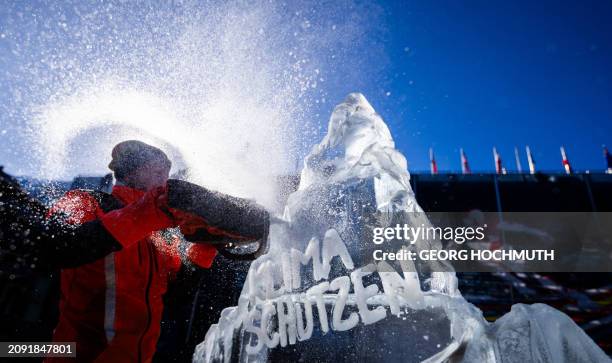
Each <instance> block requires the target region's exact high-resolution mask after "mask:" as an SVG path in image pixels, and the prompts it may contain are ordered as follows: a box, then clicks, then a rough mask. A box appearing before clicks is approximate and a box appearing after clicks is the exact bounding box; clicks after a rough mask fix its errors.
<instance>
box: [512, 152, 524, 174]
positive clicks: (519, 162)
mask: <svg viewBox="0 0 612 363" xmlns="http://www.w3.org/2000/svg"><path fill="white" fill-rule="evenodd" d="M514 158H515V159H516V170H517V171H518V173H519V174H522V173H523V168H522V166H521V158H520V157H519V151H518V148H517V147H516V146H515V147H514Z"/></svg>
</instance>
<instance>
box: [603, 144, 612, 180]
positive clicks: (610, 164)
mask: <svg viewBox="0 0 612 363" xmlns="http://www.w3.org/2000/svg"><path fill="white" fill-rule="evenodd" d="M602 147H603V152H604V158H605V159H606V174H612V154H610V151H608V148H607V147H606V145H602Z"/></svg>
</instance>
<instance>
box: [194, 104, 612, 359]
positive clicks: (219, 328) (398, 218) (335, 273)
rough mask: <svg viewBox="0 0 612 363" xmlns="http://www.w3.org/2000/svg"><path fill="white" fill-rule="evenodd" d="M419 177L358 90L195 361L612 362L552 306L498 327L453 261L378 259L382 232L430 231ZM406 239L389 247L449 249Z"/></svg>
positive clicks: (336, 115)
mask: <svg viewBox="0 0 612 363" xmlns="http://www.w3.org/2000/svg"><path fill="white" fill-rule="evenodd" d="M409 179H410V176H409V174H408V171H407V165H406V160H405V158H404V157H403V156H402V155H401V154H400V153H399V152H398V151H397V150H396V149H395V146H394V142H393V139H392V137H391V133H390V132H389V129H388V128H387V126H386V125H385V123H384V122H383V120H382V119H381V118H380V116H379V115H377V114H376V112H375V111H374V109H373V108H372V106H371V105H370V104H369V103H368V102H367V100H366V99H365V97H364V96H363V95H361V94H358V93H353V94H350V95H349V96H348V97H347V98H346V99H345V100H344V102H343V103H341V104H340V105H338V106H337V107H336V108H335V109H334V112H333V114H332V116H331V118H330V122H329V127H328V133H327V135H326V136H325V137H324V139H323V140H322V141H321V143H319V144H318V145H316V146H315V147H314V148H313V150H312V151H311V153H310V154H309V155H308V156H307V157H306V159H305V162H304V169H303V170H302V174H301V182H300V186H299V189H298V190H297V191H296V192H295V193H293V194H292V195H291V196H290V197H289V200H288V202H287V205H286V208H285V212H284V215H283V218H282V219H280V218H279V220H278V221H277V223H273V225H272V226H271V230H270V237H269V238H270V240H269V242H270V250H269V252H268V253H267V254H266V255H264V256H262V257H260V258H259V259H257V260H256V261H254V262H253V263H252V265H251V267H250V270H249V273H248V276H247V281H246V282H245V285H244V287H243V290H242V294H241V296H240V299H239V302H238V306H236V307H230V308H227V309H225V310H223V312H222V314H221V317H220V319H219V322H218V324H216V325H213V326H212V327H211V328H210V330H209V331H208V333H207V335H206V339H205V341H204V342H202V343H201V344H200V345H198V347H197V348H196V352H195V353H194V361H196V362H222V361H225V362H230V361H231V362H260V361H261V362H263V361H283V362H284V361H316V362H324V361H335V362H343V361H385V362H387V361H401V362H418V361H427V362H439V361H457V362H458V361H466V362H498V361H501V362H510V361H518V360H520V361H521V362H527V361H533V360H537V361H555V362H559V361H564V360H565V361H597V360H601V361H605V360H607V357H606V356H605V354H604V353H603V352H602V351H601V350H600V349H599V348H598V347H597V346H596V345H595V344H594V343H593V342H592V341H591V340H590V339H589V338H588V337H587V336H586V335H585V334H584V333H583V332H582V331H581V330H580V329H579V328H578V327H577V326H576V325H575V324H574V323H573V322H572V321H571V320H570V319H569V318H567V317H566V316H565V315H563V314H562V313H560V312H558V311H556V310H554V309H552V308H550V307H547V306H545V305H534V306H523V305H518V306H515V307H513V309H512V312H510V313H509V314H507V315H506V316H504V317H503V318H501V319H499V320H498V322H497V323H495V324H489V323H487V322H486V321H485V319H484V318H483V316H482V313H481V311H480V310H478V309H477V308H476V307H474V306H473V305H471V304H469V303H468V302H467V301H466V300H465V299H464V298H463V297H462V296H461V294H460V292H459V291H458V290H457V279H456V277H455V274H454V272H452V270H451V269H450V267H449V266H444V265H433V264H422V263H421V264H418V265H416V266H415V265H414V264H412V262H410V261H402V262H401V263H398V265H397V266H392V265H390V264H389V263H387V262H380V263H377V264H374V263H372V259H371V257H370V256H371V252H372V249H373V248H374V246H373V244H372V230H373V228H374V227H387V226H391V225H396V224H409V225H422V224H425V225H428V224H429V222H428V220H427V217H426V216H425V214H424V213H423V211H422V210H421V208H420V207H419V206H418V204H417V202H416V200H415V198H414V194H413V192H412V190H411V188H410V184H409ZM395 242H396V243H395ZM401 242H402V241H391V242H389V243H386V244H385V245H384V246H383V247H384V248H386V249H387V250H389V251H397V250H399V249H402V248H403V249H420V248H426V249H434V248H441V247H440V245H439V243H438V244H437V243H436V242H431V241H417V243H415V244H413V245H408V246H402V243H401ZM380 247H381V246H376V248H380ZM541 320H542V321H541ZM552 328H554V329H552ZM561 328H562V329H563V330H561ZM547 332H552V334H557V335H556V336H555V337H550V336H547V335H546V334H547ZM562 332H567V334H566V335H564V336H565V338H562V337H561V336H560V335H559V334H561V333H562Z"/></svg>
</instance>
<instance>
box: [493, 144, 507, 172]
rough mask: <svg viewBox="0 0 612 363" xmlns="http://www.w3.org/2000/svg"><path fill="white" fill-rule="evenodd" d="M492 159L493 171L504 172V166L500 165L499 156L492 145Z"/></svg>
mask: <svg viewBox="0 0 612 363" xmlns="http://www.w3.org/2000/svg"><path fill="white" fill-rule="evenodd" d="M493 159H494V160H495V172H496V173H497V174H506V168H504V166H503V165H502V159H501V156H500V155H499V153H498V152H497V149H496V148H495V147H493Z"/></svg>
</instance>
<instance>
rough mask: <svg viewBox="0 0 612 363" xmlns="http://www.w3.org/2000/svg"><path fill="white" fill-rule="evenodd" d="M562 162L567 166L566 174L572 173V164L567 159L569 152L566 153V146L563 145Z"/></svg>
mask: <svg viewBox="0 0 612 363" xmlns="http://www.w3.org/2000/svg"><path fill="white" fill-rule="evenodd" d="M560 149H561V163H562V164H563V167H564V168H565V174H568V175H569V174H571V173H572V166H571V165H570V162H569V160H568V159H567V154H566V153H565V148H564V147H563V146H561V148H560Z"/></svg>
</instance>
